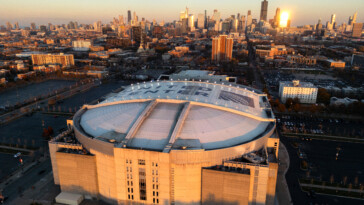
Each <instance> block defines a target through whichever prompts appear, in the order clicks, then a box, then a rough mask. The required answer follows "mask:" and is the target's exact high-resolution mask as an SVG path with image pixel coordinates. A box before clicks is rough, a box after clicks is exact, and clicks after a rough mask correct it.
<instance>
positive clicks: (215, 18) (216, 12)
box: [212, 9, 221, 22]
mask: <svg viewBox="0 0 364 205" xmlns="http://www.w3.org/2000/svg"><path fill="white" fill-rule="evenodd" d="M220 18H221V17H220V12H218V11H217V10H216V9H215V10H214V14H213V15H212V20H214V21H215V22H218V21H220Z"/></svg>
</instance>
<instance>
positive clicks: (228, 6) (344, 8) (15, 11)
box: [0, 0, 364, 26]
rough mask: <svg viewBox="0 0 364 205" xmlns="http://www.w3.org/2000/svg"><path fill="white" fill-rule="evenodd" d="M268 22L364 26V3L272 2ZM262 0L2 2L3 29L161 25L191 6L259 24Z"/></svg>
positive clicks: (355, 0) (359, 0)
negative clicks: (119, 21) (118, 20)
mask: <svg viewBox="0 0 364 205" xmlns="http://www.w3.org/2000/svg"><path fill="white" fill-rule="evenodd" d="M268 2H269V4H268V18H269V19H272V18H273V17H274V14H275V10H276V8H277V7H279V8H280V9H281V11H287V12H288V13H289V14H290V19H291V25H293V26H300V25H306V24H315V23H317V21H318V19H320V18H321V19H322V22H324V23H325V22H326V21H329V20H330V18H331V14H336V21H337V22H338V23H339V24H341V23H343V22H346V23H347V21H348V18H349V16H352V15H353V14H354V13H355V12H356V11H357V12H358V18H357V22H364V0H268ZM260 4H261V0H218V1H217V0H0V25H5V23H6V22H8V21H9V22H11V23H14V22H19V25H20V26H29V24H30V23H31V22H35V23H36V24H37V25H39V24H47V23H53V24H67V23H68V22H69V21H77V22H78V23H79V24H80V23H93V22H95V21H97V20H101V21H102V22H103V23H109V22H110V21H112V18H113V17H118V16H119V15H123V16H124V18H125V17H127V10H131V11H132V12H134V11H135V12H136V13H137V16H138V17H139V19H141V18H142V17H145V18H146V19H147V20H149V21H152V20H153V19H155V20H157V22H160V21H162V20H164V21H165V22H171V21H173V20H178V19H179V13H180V12H181V11H183V10H184V9H185V7H186V6H187V7H188V8H189V10H190V13H192V14H195V15H196V16H197V14H199V13H204V11H205V10H207V15H208V16H212V13H213V10H214V9H217V10H218V11H220V13H221V17H222V18H223V19H224V18H227V17H229V16H230V15H236V14H237V13H240V14H241V15H246V14H247V11H248V10H251V11H252V15H253V18H257V19H258V20H259V16H260Z"/></svg>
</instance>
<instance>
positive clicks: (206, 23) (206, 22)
mask: <svg viewBox="0 0 364 205" xmlns="http://www.w3.org/2000/svg"><path fill="white" fill-rule="evenodd" d="M204 24H205V28H208V27H209V26H208V21H207V10H205V22H204Z"/></svg>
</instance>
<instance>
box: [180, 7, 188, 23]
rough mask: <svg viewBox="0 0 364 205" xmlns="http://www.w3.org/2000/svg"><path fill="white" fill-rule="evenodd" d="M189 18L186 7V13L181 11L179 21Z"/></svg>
mask: <svg viewBox="0 0 364 205" xmlns="http://www.w3.org/2000/svg"><path fill="white" fill-rule="evenodd" d="M185 18H188V8H187V7H186V10H185V11H181V13H180V15H179V20H180V21H182V20H183V19H185Z"/></svg>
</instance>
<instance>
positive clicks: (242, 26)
mask: <svg viewBox="0 0 364 205" xmlns="http://www.w3.org/2000/svg"><path fill="white" fill-rule="evenodd" d="M245 27H246V17H245V15H242V16H241V31H242V32H244V31H245Z"/></svg>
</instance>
